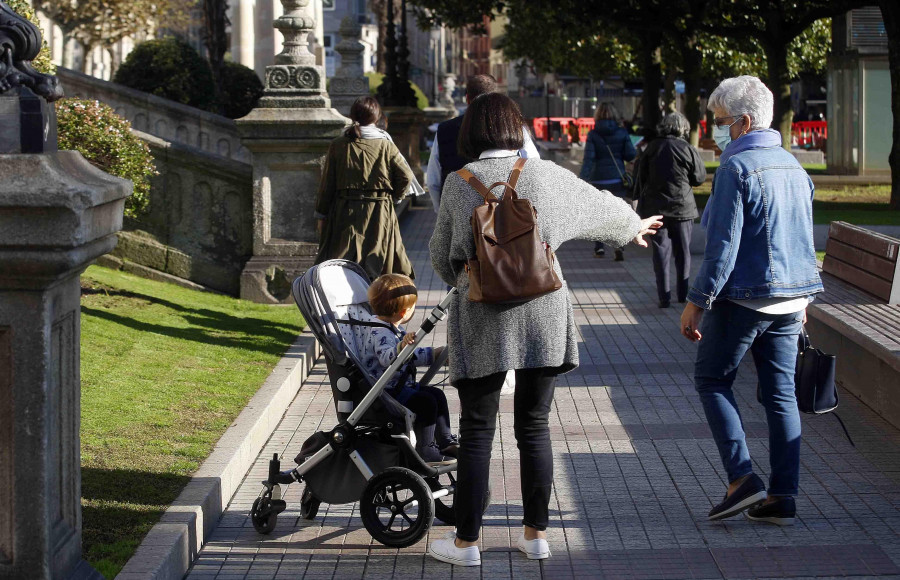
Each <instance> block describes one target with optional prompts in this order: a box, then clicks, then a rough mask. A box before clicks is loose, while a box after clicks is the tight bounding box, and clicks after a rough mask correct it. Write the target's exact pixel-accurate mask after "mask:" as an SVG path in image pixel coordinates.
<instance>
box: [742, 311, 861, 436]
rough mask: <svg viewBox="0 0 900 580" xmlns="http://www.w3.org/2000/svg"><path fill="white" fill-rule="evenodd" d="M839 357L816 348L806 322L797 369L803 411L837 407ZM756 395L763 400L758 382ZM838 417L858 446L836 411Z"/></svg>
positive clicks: (828, 410)
mask: <svg viewBox="0 0 900 580" xmlns="http://www.w3.org/2000/svg"><path fill="white" fill-rule="evenodd" d="M836 365H837V357H836V356H835V355H833V354H826V353H824V352H822V351H821V350H819V349H818V348H814V347H813V345H812V343H811V342H810V340H809V333H808V332H806V327H805V326H804V327H803V329H802V331H801V333H800V337H799V339H798V345H797V366H796V367H795V370H794V394H795V396H796V398H797V408H798V409H800V411H801V412H803V413H809V414H811V415H824V414H825V413H832V412H833V411H834V410H835V409H837V407H838V404H839V402H840V397H839V396H838V390H837V384H836V383H835V382H834V375H835V367H836ZM756 399H757V400H758V401H759V402H760V403H762V392H761V391H760V388H759V385H758V384H757V386H756ZM834 418H835V419H837V420H838V423H840V424H841V428H842V429H843V430H844V435H846V436H847V440H848V441H849V442H850V444H851V445H853V446H854V447H856V444H855V443H853V439H851V438H850V433H849V432H848V431H847V427H846V426H845V425H844V422H843V421H842V420H841V418H840V417H839V416H838V414H837V413H834Z"/></svg>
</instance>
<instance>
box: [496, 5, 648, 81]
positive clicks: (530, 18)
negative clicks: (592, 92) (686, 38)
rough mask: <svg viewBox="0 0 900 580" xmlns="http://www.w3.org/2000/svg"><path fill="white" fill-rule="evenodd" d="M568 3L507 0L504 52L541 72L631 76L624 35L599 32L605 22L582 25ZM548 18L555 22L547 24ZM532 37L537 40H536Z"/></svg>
mask: <svg viewBox="0 0 900 580" xmlns="http://www.w3.org/2000/svg"><path fill="white" fill-rule="evenodd" d="M567 8H568V7H567V6H566V5H562V6H560V5H559V4H553V5H545V4H543V3H534V2H527V1H524V2H523V1H519V2H511V3H509V5H508V6H507V17H508V18H509V22H508V24H507V26H506V34H505V35H504V36H503V39H502V42H501V45H500V48H502V50H503V53H504V55H505V56H506V57H507V58H508V59H511V60H517V59H526V60H528V61H530V62H531V64H532V65H533V66H534V67H535V68H536V69H537V70H538V71H541V72H567V73H571V74H576V75H579V76H584V77H590V76H593V77H596V78H603V77H604V76H607V75H610V74H616V75H621V76H624V77H632V76H635V74H636V72H637V67H636V64H635V61H634V56H633V55H634V49H633V48H632V46H631V45H630V44H629V41H630V39H628V38H627V35H620V36H616V35H615V34H608V33H606V32H604V31H605V30H608V27H596V26H585V25H584V23H583V22H581V21H579V20H578V18H577V16H575V15H574V14H573V13H572V12H570V11H568V10H567ZM573 16H575V17H574V18H573ZM547 22H554V23H556V25H554V26H547ZM535 38H540V39H541V41H540V42H539V43H536V42H535Z"/></svg>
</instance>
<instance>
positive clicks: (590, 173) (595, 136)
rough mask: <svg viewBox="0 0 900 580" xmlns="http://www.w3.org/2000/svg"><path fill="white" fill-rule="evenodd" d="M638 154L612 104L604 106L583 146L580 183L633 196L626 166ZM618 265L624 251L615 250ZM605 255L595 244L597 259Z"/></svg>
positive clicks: (598, 111)
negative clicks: (581, 180)
mask: <svg viewBox="0 0 900 580" xmlns="http://www.w3.org/2000/svg"><path fill="white" fill-rule="evenodd" d="M636 154H637V152H636V151H635V149H634V144H633V143H632V142H631V136H629V135H628V131H627V130H625V128H623V127H622V124H621V122H620V117H619V114H618V111H616V107H615V105H613V104H612V103H602V104H601V105H600V106H599V107H597V112H596V113H595V114H594V128H593V129H591V131H590V132H589V133H588V135H587V140H586V141H585V143H584V162H583V164H582V166H581V173H579V174H578V176H579V177H581V179H583V180H585V181H587V182H588V183H590V184H591V185H593V186H594V187H596V188H597V189H605V190H607V191H609V192H610V193H611V194H613V195H614V196H616V197H619V198H625V197H627V196H628V195H629V194H630V192H628V190H627V189H626V187H625V185H626V184H625V183H624V182H625V180H626V179H627V178H626V177H625V162H626V161H631V160H632V159H634V157H635V155H636ZM615 250H616V261H618V262H620V261H622V260H624V259H625V254H624V253H623V252H622V249H621V248H616V249H615ZM605 253H606V250H605V249H604V247H603V243H602V242H596V243H595V244H594V255H595V256H597V257H601V256H603V255H604V254H605Z"/></svg>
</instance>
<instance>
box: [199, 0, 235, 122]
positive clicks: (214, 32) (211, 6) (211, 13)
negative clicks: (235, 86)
mask: <svg viewBox="0 0 900 580" xmlns="http://www.w3.org/2000/svg"><path fill="white" fill-rule="evenodd" d="M228 24H229V22H228V2H227V0H203V28H204V31H203V42H204V43H205V44H206V53H207V57H208V59H209V68H210V69H211V70H212V74H213V81H214V82H215V85H216V108H217V109H218V112H219V113H220V114H222V113H224V112H225V102H224V97H223V95H224V94H225V86H224V81H223V79H222V67H223V66H224V64H225V52H226V51H227V50H228V46H227V44H228V36H227V34H226V29H227V27H228Z"/></svg>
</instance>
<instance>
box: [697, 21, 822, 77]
mask: <svg viewBox="0 0 900 580" xmlns="http://www.w3.org/2000/svg"><path fill="white" fill-rule="evenodd" d="M699 45H700V48H701V51H702V53H703V71H704V76H705V77H707V78H711V79H722V78H726V77H733V76H737V75H753V76H758V77H762V78H765V77H766V74H768V70H767V69H766V53H765V51H763V49H762V46H760V44H759V41H758V40H757V39H756V38H753V37H744V38H733V37H724V36H715V35H712V34H703V35H701V40H700V43H699ZM829 54H831V18H822V19H820V20H816V21H815V22H813V23H812V25H811V26H810V27H809V28H807V29H806V30H804V31H803V33H802V34H801V35H800V36H798V37H797V38H795V39H794V40H793V41H791V43H790V45H789V46H788V49H787V58H788V60H787V62H788V71H789V73H790V76H791V78H797V77H798V76H800V74H802V73H814V74H824V73H825V71H826V69H827V68H828V55H829Z"/></svg>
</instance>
